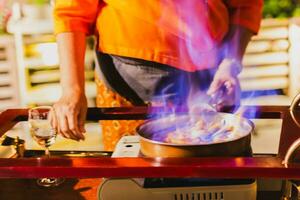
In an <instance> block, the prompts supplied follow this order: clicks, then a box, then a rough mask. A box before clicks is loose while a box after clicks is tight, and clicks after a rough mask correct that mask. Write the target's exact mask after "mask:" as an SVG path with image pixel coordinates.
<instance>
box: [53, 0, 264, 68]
mask: <svg viewBox="0 0 300 200" xmlns="http://www.w3.org/2000/svg"><path fill="white" fill-rule="evenodd" d="M262 1H263V0H251V1H249V0H223V1H222V0H202V1H201V0H56V1H55V2H56V3H55V9H54V19H55V33H56V34H58V33H62V32H78V31H79V32H84V33H86V34H97V35H98V45H99V46H98V50H99V51H101V52H104V53H109V54H114V55H120V56H127V57H133V58H140V59H144V60H149V61H154V62H158V63H163V64H167V65H171V66H173V67H176V68H179V69H183V70H186V71H195V70H199V69H207V68H210V67H213V66H215V64H216V63H215V62H216V60H217V59H216V58H217V56H218V48H217V47H218V45H220V44H221V42H222V40H223V38H224V36H225V35H226V33H227V32H228V28H229V25H230V24H236V25H241V26H244V27H246V28H248V29H250V30H251V31H253V32H254V33H256V32H257V31H258V29H259V25H260V19H261V9H262ZM225 2H226V3H225Z"/></svg>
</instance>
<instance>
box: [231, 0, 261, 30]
mask: <svg viewBox="0 0 300 200" xmlns="http://www.w3.org/2000/svg"><path fill="white" fill-rule="evenodd" d="M226 4H227V6H228V8H229V10H230V23H231V24H235V25H240V26H243V27H245V28H247V29H249V30H251V31H253V32H254V33H257V32H258V30H259V27H260V21H261V16H262V7H263V0H227V1H226Z"/></svg>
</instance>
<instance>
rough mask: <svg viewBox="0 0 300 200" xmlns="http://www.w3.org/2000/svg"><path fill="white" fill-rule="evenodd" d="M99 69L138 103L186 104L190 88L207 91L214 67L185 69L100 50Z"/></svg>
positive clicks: (110, 83)
mask: <svg viewBox="0 0 300 200" xmlns="http://www.w3.org/2000/svg"><path fill="white" fill-rule="evenodd" d="M96 55H97V62H98V63H97V65H98V66H97V69H96V70H97V72H98V75H99V78H100V79H101V80H102V81H103V82H104V83H105V84H106V86H107V87H108V88H110V89H111V90H113V91H115V92H117V93H118V94H120V95H121V96H122V97H124V98H126V99H127V100H129V101H130V102H131V103H132V104H133V105H135V106H143V105H146V104H147V103H149V102H150V103H151V102H156V103H159V104H166V103H168V104H169V103H171V104H173V105H180V106H182V105H184V104H186V102H187V98H188V96H189V93H190V92H191V90H194V91H206V90H207V89H208V87H209V85H210V83H211V81H212V78H213V74H214V72H215V70H201V71H197V72H186V71H182V70H179V69H176V68H174V67H171V66H168V65H164V64H160V63H155V62H151V61H145V60H140V59H134V58H126V57H120V56H114V55H108V54H103V53H101V52H97V53H96Z"/></svg>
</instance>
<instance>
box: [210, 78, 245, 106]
mask: <svg viewBox="0 0 300 200" xmlns="http://www.w3.org/2000/svg"><path fill="white" fill-rule="evenodd" d="M222 88H224V93H223V95H222V96H221V97H220V98H218V99H217V100H218V102H217V106H216V109H217V110H221V109H222V107H224V106H232V105H239V103H240V86H239V81H238V79H237V78H232V77H230V78H227V79H225V78H224V79H215V80H214V81H213V82H212V84H211V86H210V88H209V90H208V91H207V94H208V95H210V96H212V95H214V94H215V93H217V92H218V90H221V89H222Z"/></svg>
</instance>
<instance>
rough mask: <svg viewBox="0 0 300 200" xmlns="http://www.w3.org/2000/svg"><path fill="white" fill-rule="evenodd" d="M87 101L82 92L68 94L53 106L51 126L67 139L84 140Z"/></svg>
mask: <svg viewBox="0 0 300 200" xmlns="http://www.w3.org/2000/svg"><path fill="white" fill-rule="evenodd" d="M86 112H87V99H86V96H85V95H84V94H82V93H81V92H75V91H73V92H68V93H67V94H63V95H62V97H61V98H60V99H59V100H58V102H56V103H55V104H54V105H53V111H52V114H51V118H50V121H51V125H52V127H53V128H55V129H56V130H57V133H59V134H61V135H62V136H63V137H65V138H69V139H73V140H77V141H79V140H84V135H83V133H85V129H84V122H85V118H86Z"/></svg>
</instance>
